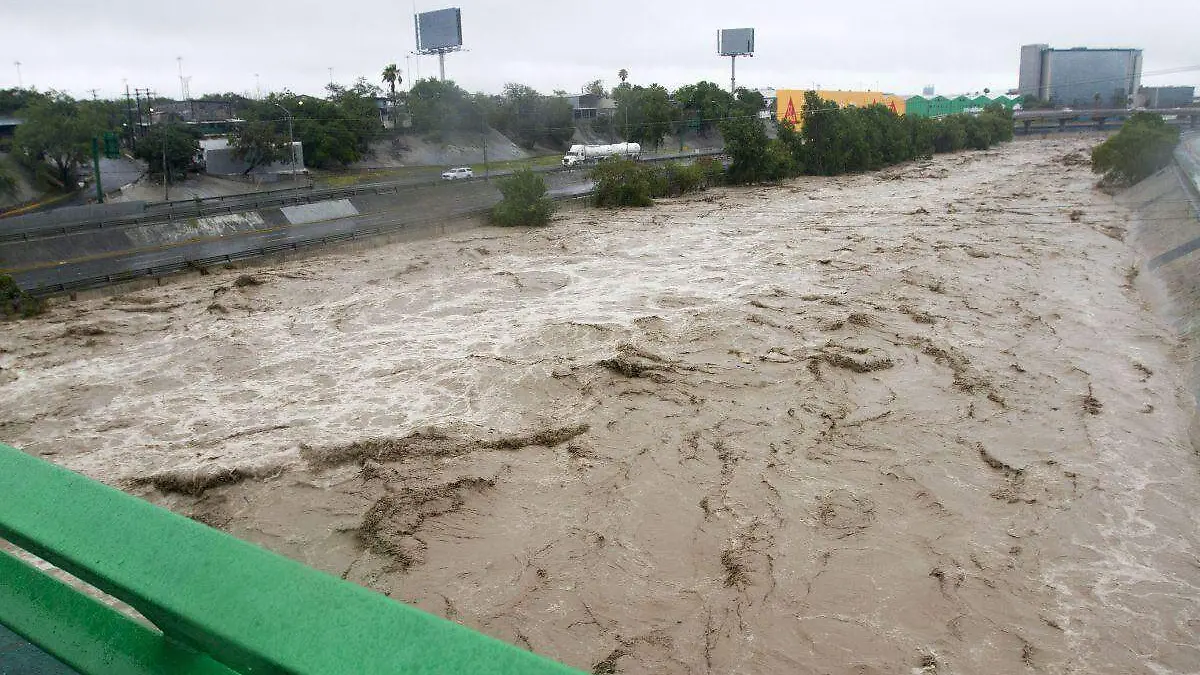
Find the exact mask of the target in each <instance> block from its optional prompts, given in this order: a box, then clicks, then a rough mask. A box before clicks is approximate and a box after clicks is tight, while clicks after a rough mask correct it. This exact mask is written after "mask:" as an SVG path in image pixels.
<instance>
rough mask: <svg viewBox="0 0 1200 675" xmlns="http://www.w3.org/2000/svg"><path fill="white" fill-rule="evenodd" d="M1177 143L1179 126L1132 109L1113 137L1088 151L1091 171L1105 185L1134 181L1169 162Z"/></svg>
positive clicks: (1152, 114) (1148, 175) (1156, 116)
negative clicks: (1130, 114)
mask: <svg viewBox="0 0 1200 675" xmlns="http://www.w3.org/2000/svg"><path fill="white" fill-rule="evenodd" d="M1178 143H1179V129H1176V128H1175V127H1172V126H1170V125H1169V124H1167V123H1166V122H1164V121H1163V119H1162V117H1160V116H1158V115H1156V114H1154V113H1148V112H1136V113H1134V114H1133V115H1132V116H1130V118H1129V119H1128V120H1127V121H1126V122H1125V124H1123V125H1122V126H1121V130H1120V131H1119V132H1117V134H1116V135H1115V136H1112V137H1111V138H1109V139H1108V140H1106V141H1104V142H1103V143H1101V144H1100V145H1098V146H1096V148H1095V149H1094V150H1092V171H1094V172H1096V173H1102V174H1104V178H1103V179H1102V181H1101V182H1102V183H1105V184H1109V185H1130V184H1133V183H1137V182H1139V181H1141V180H1143V179H1146V178H1149V177H1150V176H1152V175H1153V174H1154V173H1155V172H1156V171H1158V170H1159V169H1162V168H1163V167H1165V166H1167V165H1168V164H1170V163H1171V155H1172V151H1173V150H1174V149H1175V146H1176V144H1178Z"/></svg>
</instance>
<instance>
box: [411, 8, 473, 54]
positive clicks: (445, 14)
mask: <svg viewBox="0 0 1200 675" xmlns="http://www.w3.org/2000/svg"><path fill="white" fill-rule="evenodd" d="M413 22H414V23H415V24H416V28H417V51H418V52H439V51H453V50H455V49H458V48H459V47H462V43H463V40H462V10H460V9H459V8H457V7H452V8H450V9H439V10H437V11H435V12H421V13H420V14H418V15H416V16H415V17H413Z"/></svg>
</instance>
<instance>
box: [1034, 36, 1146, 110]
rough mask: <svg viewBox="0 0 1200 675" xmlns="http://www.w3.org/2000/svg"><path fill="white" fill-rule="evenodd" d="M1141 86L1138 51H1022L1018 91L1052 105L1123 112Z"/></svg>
mask: <svg viewBox="0 0 1200 675" xmlns="http://www.w3.org/2000/svg"><path fill="white" fill-rule="evenodd" d="M1141 82H1142V50H1140V49H1088V48H1085V47H1076V48H1073V49H1051V48H1050V45H1043V44H1037V45H1025V46H1023V47H1021V71H1020V76H1019V85H1018V87H1017V88H1018V91H1019V93H1020V94H1021V95H1022V96H1025V97H1031V98H1037V99H1040V100H1042V101H1049V102H1051V103H1053V104H1055V105H1062V106H1071V107H1087V106H1093V105H1100V106H1103V107H1106V108H1125V107H1127V106H1128V105H1129V104H1130V103H1132V99H1133V96H1134V95H1135V94H1137V91H1138V89H1139V88H1140V87H1141Z"/></svg>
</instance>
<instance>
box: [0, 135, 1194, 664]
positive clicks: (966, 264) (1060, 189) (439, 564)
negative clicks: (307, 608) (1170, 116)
mask: <svg viewBox="0 0 1200 675" xmlns="http://www.w3.org/2000/svg"><path fill="white" fill-rule="evenodd" d="M1094 142H1095V139H1088V138H1049V139H1033V140H1023V141H1018V142H1014V143H1010V144H1007V145H1005V146H1003V147H1000V148H996V149H993V150H991V151H987V152H977V153H966V154H957V155H951V156H938V157H937V158H935V159H933V160H930V161H925V162H918V163H913V164H909V165H905V166H902V167H897V168H893V169H889V170H886V171H883V172H878V173H872V174H865V175H857V176H848V177H839V178H806V179H801V180H797V181H792V182H788V183H787V184H785V185H783V186H775V187H762V188H750V189H718V190H710V191H708V192H705V193H702V194H701V195H699V196H696V197H691V198H685V199H680V200H666V201H663V202H660V204H659V205H657V206H655V207H652V208H649V209H642V210H628V211H598V210H580V211H569V212H565V213H564V214H562V215H560V216H559V217H557V218H556V220H555V222H554V223H553V224H552V225H551V226H550V227H548V228H544V229H537V230H521V231H505V230H497V229H491V228H482V229H478V230H472V231H470V232H468V233H466V234H460V235H457V236H455V237H453V238H447V239H441V240H437V241H425V242H415V243H407V244H396V245H390V246H386V247H382V248H378V249H374V250H371V251H367V252H357V253H341V254H335V255H329V256H326V257H322V258H313V259H308V260H302V261H295V262H291V263H287V264H282V265H277V266H270V267H259V268H252V269H245V270H233V271H220V272H216V273H214V274H212V275H209V276H196V277H191V278H188V279H183V280H180V281H178V282H174V283H170V284H168V285H165V286H163V287H161V288H157V289H153V290H147V291H140V292H137V293H130V294H126V295H121V296H115V297H110V298H101V299H94V300H86V301H79V302H74V303H64V304H61V305H58V306H56V307H55V308H53V309H52V310H51V311H50V312H49V313H48V314H47V315H46V316H45V317H43V318H40V319H37V320H33V321H27V322H20V323H14V324H7V325H4V326H3V327H2V328H0V330H2V331H3V343H2V344H0V368H2V369H0V440H2V441H4V442H6V443H9V444H12V445H15V446H17V447H20V448H22V449H24V450H25V451H27V452H30V453H32V454H35V455H40V456H44V457H47V458H49V459H51V460H53V461H55V462H58V463H60V464H62V465H64V466H67V467H69V468H71V469H74V470H78V471H81V472H83V473H85V474H88V475H90V476H93V477H95V478H98V479H100V480H103V481H106V482H108V483H111V484H114V485H118V486H121V487H123V488H124V489H127V490H129V491H132V492H134V493H135V494H138V495H141V496H144V497H146V498H148V499H151V500H152V501H155V502H157V503H160V504H163V505H165V506H167V507H169V508H171V509H173V510H176V511H178V512H181V513H184V514H186V515H189V516H191V517H194V518H197V519H199V520H201V521H203V522H206V523H209V524H211V525H213V526H216V527H220V528H222V529H224V530H226V531H229V532H231V533H233V534H235V535H237V536H239V537H242V538H244V539H247V540H250V541H253V542H256V543H260V544H262V545H264V546H267V547H269V548H271V549H273V550H276V551H279V552H281V553H283V554H285V555H288V556H290V557H293V558H296V559H298V560H301V561H303V562H306V563H308V564H310V565H313V566H315V567H318V568H321V569H324V570H327V571H329V572H331V573H333V574H337V575H340V576H344V577H345V578H347V579H350V580H352V581H354V582H357V583H360V584H363V585H365V586H368V587H370V588H374V589H378V590H380V591H382V592H386V593H388V594H390V595H391V596H392V597H395V598H397V599H401V600H405V601H408V602H411V603H414V604H416V605H418V606H420V607H422V608H424V609H426V610H428V611H430V612H433V613H436V614H439V615H441V616H445V617H447V618H450V619H452V620H455V621H460V622H462V623H464V624H466V625H468V626H471V627H474V628H477V629H479V630H481V631H483V632H485V633H488V634H490V635H493V636H496V637H498V638H500V639H503V640H506V641H509V642H511V643H514V644H518V645H521V646H523V647H526V648H529V649H532V650H534V651H537V652H539V653H541V654H544V655H547V656H550V657H553V658H556V659H559V660H561V661H563V662H565V663H567V664H569V665H572V666H576V667H578V668H580V669H583V670H587V671H592V672H600V673H709V672H711V673H763V674H766V673H857V674H863V673H907V672H917V673H921V672H924V673H963V674H967V673H1019V672H1045V673H1079V674H1084V673H1087V674H1096V673H1156V674H1165V673H1195V672H1198V671H1200V640H1197V634H1198V631H1200V601H1198V598H1200V553H1198V550H1197V543H1198V541H1197V540H1198V532H1200V530H1198V528H1197V525H1198V523H1197V514H1200V490H1198V489H1197V485H1198V484H1200V483H1198V482H1197V481H1198V478H1200V477H1198V476H1197V469H1198V468H1200V461H1198V459H1197V456H1196V455H1195V454H1194V453H1193V449H1192V445H1191V441H1190V440H1189V438H1188V435H1187V434H1188V425H1189V423H1190V422H1191V416H1192V415H1193V414H1194V402H1193V401H1192V399H1191V397H1190V395H1189V394H1188V388H1187V385H1186V382H1185V380H1184V374H1185V369H1184V368H1182V367H1181V364H1182V363H1184V362H1185V361H1186V356H1185V355H1184V353H1183V351H1184V348H1183V346H1182V345H1181V343H1180V342H1179V341H1178V340H1177V339H1176V338H1175V337H1174V336H1173V334H1172V332H1171V330H1170V329H1169V327H1168V326H1167V325H1166V324H1165V323H1163V322H1162V321H1161V320H1160V319H1158V318H1157V317H1156V315H1155V314H1154V312H1153V311H1152V310H1151V308H1150V307H1149V305H1148V304H1147V302H1146V301H1145V300H1143V297H1146V296H1147V292H1144V290H1145V289H1143V288H1142V287H1143V286H1144V285H1146V284H1151V283H1152V280H1150V279H1148V278H1146V275H1139V274H1138V256H1137V254H1136V252H1135V251H1134V249H1133V248H1132V247H1131V246H1129V245H1127V244H1126V243H1125V242H1124V235H1125V231H1126V229H1127V227H1128V226H1129V224H1130V222H1131V217H1132V216H1131V213H1130V212H1129V211H1128V210H1127V208H1126V207H1125V206H1123V205H1121V204H1119V203H1118V202H1116V201H1114V200H1113V199H1112V198H1111V197H1109V196H1106V195H1104V194H1102V193H1100V192H1098V191H1096V190H1095V189H1094V188H1093V185H1094V182H1095V179H1094V177H1093V176H1092V175H1091V174H1090V172H1089V171H1088V168H1087V166H1086V164H1085V163H1084V162H1083V158H1084V156H1085V154H1086V152H1087V150H1088V148H1089V147H1090V145H1091V144H1092V143H1094Z"/></svg>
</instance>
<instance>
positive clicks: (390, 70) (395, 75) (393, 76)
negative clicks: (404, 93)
mask: <svg viewBox="0 0 1200 675" xmlns="http://www.w3.org/2000/svg"><path fill="white" fill-rule="evenodd" d="M382 76H383V81H384V83H386V84H387V86H388V90H389V91H390V92H391V94H392V98H393V99H395V98H396V85H397V84H400V83H401V82H403V81H404V78H402V77H400V68H399V67H398V66H396V64H394V63H389V64H387V66H386V67H384V69H383V74H382Z"/></svg>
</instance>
